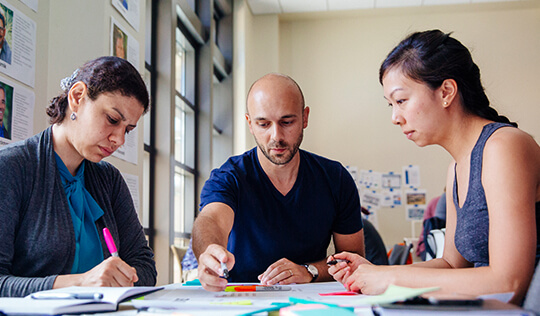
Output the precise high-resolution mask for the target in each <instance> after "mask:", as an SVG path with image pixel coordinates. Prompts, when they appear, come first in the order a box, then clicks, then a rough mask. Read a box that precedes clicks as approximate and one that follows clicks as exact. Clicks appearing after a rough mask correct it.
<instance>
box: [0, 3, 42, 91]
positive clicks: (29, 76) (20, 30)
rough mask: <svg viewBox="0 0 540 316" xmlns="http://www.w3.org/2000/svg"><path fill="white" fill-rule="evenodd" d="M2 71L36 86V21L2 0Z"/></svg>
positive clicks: (0, 6) (0, 21) (0, 65)
mask: <svg viewBox="0 0 540 316" xmlns="http://www.w3.org/2000/svg"><path fill="white" fill-rule="evenodd" d="M0 72H2V73H5V74H6V75H8V76H10V77H12V78H14V79H17V80H19V81H21V82H23V83H25V84H27V85H29V86H31V87H34V83H35V74H36V23H35V22H34V21H32V20H31V19H29V18H28V17H27V16H25V15H24V14H22V13H21V12H20V11H18V10H16V9H14V8H13V7H11V6H10V5H9V4H7V3H6V2H4V1H0Z"/></svg>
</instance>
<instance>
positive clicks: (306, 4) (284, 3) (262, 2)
mask: <svg viewBox="0 0 540 316" xmlns="http://www.w3.org/2000/svg"><path fill="white" fill-rule="evenodd" d="M506 1H520V0H247V3H248V4H249V7H250V9H251V12H252V13H253V14H255V15H258V14H281V13H299V12H321V11H338V10H358V9H373V8H391V7H415V6H431V5H447V4H471V3H480V2H506Z"/></svg>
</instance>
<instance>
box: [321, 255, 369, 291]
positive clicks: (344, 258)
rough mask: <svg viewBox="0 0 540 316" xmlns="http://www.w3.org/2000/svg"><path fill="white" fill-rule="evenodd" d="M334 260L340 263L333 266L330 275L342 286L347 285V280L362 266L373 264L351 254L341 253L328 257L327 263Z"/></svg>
mask: <svg viewBox="0 0 540 316" xmlns="http://www.w3.org/2000/svg"><path fill="white" fill-rule="evenodd" d="M334 260H337V261H339V262H338V263H336V264H332V265H330V266H329V268H328V273H330V275H331V276H333V277H334V279H335V280H336V281H338V282H340V283H342V284H345V282H346V281H347V278H348V277H349V276H350V275H351V274H352V273H353V272H354V271H355V270H356V269H357V268H358V266H360V265H361V264H371V263H370V262H369V261H367V260H366V259H365V258H363V257H361V256H359V255H357V254H355V253H350V252H341V253H338V254H335V255H332V256H330V257H328V260H327V263H328V262H332V261H334Z"/></svg>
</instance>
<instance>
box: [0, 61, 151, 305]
mask: <svg viewBox="0 0 540 316" xmlns="http://www.w3.org/2000/svg"><path fill="white" fill-rule="evenodd" d="M61 86H62V90H63V92H62V93H61V94H60V95H59V96H57V97H55V98H54V99H53V100H52V101H51V104H50V105H49V107H48V108H47V114H48V115H49V116H50V122H51V124H52V125H51V126H50V127H49V128H47V129H46V130H44V131H43V132H41V133H39V134H37V135H35V136H32V137H30V138H28V139H26V140H24V141H20V142H16V143H12V144H10V145H8V146H5V147H3V148H2V149H0V174H1V175H2V179H3V180H2V181H1V183H0V192H2V197H1V202H0V296H25V295H28V294H29V293H32V292H35V291H40V290H47V289H52V288H61V287H66V286H72V285H78V286H133V285H154V284H155V282H156V274H157V273H156V269H155V262H154V260H153V253H152V250H151V249H150V248H149V247H148V245H147V242H146V239H145V236H144V233H143V229H142V227H141V225H140V223H139V220H138V218H137V214H136V212H135V208H134V206H133V200H132V198H131V195H130V192H129V190H128V187H127V185H126V183H125V182H124V180H123V178H122V175H121V174H120V172H119V171H118V170H117V169H116V168H115V167H113V166H112V165H111V164H109V163H107V162H103V161H101V160H102V159H103V158H105V157H108V156H110V155H111V154H112V153H113V152H114V151H115V150H116V149H118V147H120V146H122V144H124V140H125V135H126V134H127V133H129V132H130V131H132V130H133V129H134V128H135V127H136V124H137V122H138V121H139V118H140V117H141V116H142V114H143V113H145V112H146V111H147V110H148V107H149V99H148V92H147V90H146V87H145V84H144V81H143V80H142V78H141V76H140V74H139V73H138V72H137V70H136V69H135V68H134V67H133V66H132V65H131V64H130V63H129V62H127V61H126V60H124V59H121V58H117V57H100V58H97V59H95V60H92V61H89V62H87V63H86V64H84V65H83V66H82V67H81V68H80V69H77V70H76V71H75V72H74V73H73V75H72V76H71V77H68V78H66V79H64V80H62V83H61ZM105 227H106V228H108V229H109V230H110V232H111V234H112V236H113V239H114V241H115V243H116V246H117V250H118V254H119V257H113V256H111V254H110V253H109V250H108V248H107V246H106V243H105V240H104V237H103V233H102V231H103V228H105ZM104 259H105V260H104Z"/></svg>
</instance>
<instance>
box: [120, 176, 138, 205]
mask: <svg viewBox="0 0 540 316" xmlns="http://www.w3.org/2000/svg"><path fill="white" fill-rule="evenodd" d="M121 174H122V177H123V178H124V181H126V184H127V186H128V189H129V193H131V198H132V199H133V205H134V206H135V210H137V214H139V215H140V213H139V176H136V175H133V174H129V173H123V172H122V173H121Z"/></svg>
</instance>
